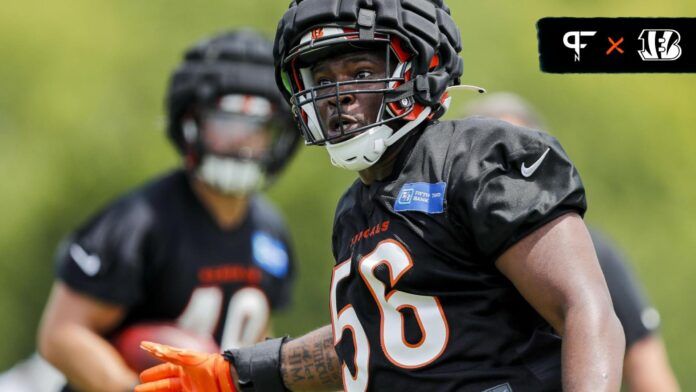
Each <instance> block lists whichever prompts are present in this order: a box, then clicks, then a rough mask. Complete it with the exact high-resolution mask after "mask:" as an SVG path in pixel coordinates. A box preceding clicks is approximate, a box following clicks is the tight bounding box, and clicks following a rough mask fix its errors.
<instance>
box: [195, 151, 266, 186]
mask: <svg viewBox="0 0 696 392" xmlns="http://www.w3.org/2000/svg"><path fill="white" fill-rule="evenodd" d="M196 176H197V177H198V178H199V179H200V180H201V181H203V182H205V183H206V184H208V185H210V186H211V187H213V188H215V189H217V190H219V191H220V192H222V193H224V194H235V195H240V194H241V195H245V194H248V193H251V192H253V191H256V190H258V189H259V188H260V187H261V184H262V183H263V177H264V174H263V170H262V169H261V166H260V165H259V164H258V163H257V162H253V161H242V160H239V159H234V158H225V157H219V156H215V155H206V156H204V157H203V161H202V162H201V164H200V165H199V166H198V169H197V170H196Z"/></svg>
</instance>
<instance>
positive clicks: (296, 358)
mask: <svg viewBox="0 0 696 392" xmlns="http://www.w3.org/2000/svg"><path fill="white" fill-rule="evenodd" d="M280 371H281V375H282V377H283V383H284V384H285V386H286V387H287V388H288V389H290V390H293V391H298V390H302V391H305V390H314V391H319V390H337V389H341V388H342V384H341V366H340V364H339V361H338V355H336V350H334V345H333V334H332V332H331V326H325V327H322V328H319V329H317V330H315V331H313V332H310V333H308V334H307V335H304V336H302V337H301V338H298V339H294V340H291V341H288V342H287V343H285V344H284V345H283V347H282V349H281V367H280Z"/></svg>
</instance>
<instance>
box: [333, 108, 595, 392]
mask: <svg viewBox="0 0 696 392" xmlns="http://www.w3.org/2000/svg"><path fill="white" fill-rule="evenodd" d="M405 143H406V146H405V148H404V149H403V150H402V151H401V152H400V153H399V156H398V158H397V162H396V165H395V169H394V172H393V173H392V175H391V176H390V177H389V178H387V179H386V180H384V181H378V182H375V183H373V184H372V185H370V186H366V185H364V184H363V183H362V182H360V181H356V182H355V183H354V184H353V185H352V186H351V187H350V188H349V190H348V191H347V192H346V194H345V195H344V196H343V197H342V198H341V200H340V201H339V204H338V207H337V211H336V216H335V222H334V233H333V252H334V256H335V258H336V262H337V264H336V266H335V267H334V270H333V276H332V283H331V300H330V303H331V313H332V324H333V327H334V341H335V343H336V350H337V353H338V354H339V357H340V358H341V361H342V363H343V364H344V366H343V379H344V386H345V388H346V390H349V391H362V390H374V391H476V392H480V391H496V392H505V391H516V392H517V391H551V390H560V388H561V369H560V354H561V353H560V348H561V340H560V338H559V336H557V335H556V334H555V333H554V332H553V330H552V329H551V327H550V326H549V324H548V323H547V322H546V321H545V320H544V319H543V318H542V317H541V316H540V315H539V314H538V313H537V312H536V311H535V310H534V309H533V308H532V307H531V306H530V305H529V304H528V303H527V302H526V301H525V300H524V299H523V298H522V296H521V295H520V294H519V292H518V291H517V290H516V289H515V287H514V286H513V285H512V283H511V282H510V281H509V280H508V279H506V278H505V276H503V275H502V274H501V273H500V272H499V271H498V270H497V269H496V267H495V261H496V259H497V258H498V256H500V255H501V253H503V252H504V251H505V250H506V249H507V248H509V247H510V246H511V245H513V244H515V243H516V242H517V241H519V240H520V239H522V238H523V237H525V236H526V235H528V234H530V233H531V232H533V231H534V230H536V229H537V228H539V227H541V226H543V225H544V224H546V223H547V222H549V221H551V220H553V219H555V218H557V217H559V216H561V215H563V214H567V213H571V212H574V213H578V214H581V215H582V214H584V211H585V209H586V202H585V192H584V188H583V185H582V183H581V181H580V177H579V176H578V173H577V170H576V168H575V167H574V165H573V163H572V162H571V161H570V159H569V158H568V157H567V155H566V153H565V152H564V151H563V149H562V148H561V146H560V145H559V143H558V142H557V141H556V140H555V139H554V138H553V137H551V136H549V135H548V134H544V133H541V132H537V131H533V130H530V129H526V128H519V127H515V126H513V125H511V124H508V123H506V122H502V121H498V120H492V119H487V118H483V117H473V118H469V119H467V120H464V121H457V122H441V123H435V124H432V125H429V126H427V127H426V128H425V129H423V130H421V131H419V133H416V134H414V135H412V136H411V137H410V138H409V139H408V140H406V141H405Z"/></svg>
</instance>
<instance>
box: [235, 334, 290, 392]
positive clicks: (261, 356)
mask: <svg viewBox="0 0 696 392" xmlns="http://www.w3.org/2000/svg"><path fill="white" fill-rule="evenodd" d="M287 338H288V337H287V336H286V337H282V338H277V339H269V340H266V341H265V342H261V343H258V344H255V345H253V346H250V347H244V348H239V349H233V350H227V351H225V352H224V353H223V354H222V355H223V356H224V357H225V359H227V360H228V361H229V362H230V363H231V364H232V365H233V366H234V368H235V370H236V371H237V375H238V383H239V388H240V390H241V391H242V392H250V391H254V392H284V391H287V390H288V389H287V388H285V384H283V377H282V376H281V374H280V348H281V346H282V345H283V343H285V340H287Z"/></svg>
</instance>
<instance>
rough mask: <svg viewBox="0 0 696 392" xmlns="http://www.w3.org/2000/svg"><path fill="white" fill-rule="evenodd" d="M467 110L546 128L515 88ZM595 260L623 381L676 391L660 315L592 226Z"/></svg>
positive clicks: (636, 391)
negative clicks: (619, 339)
mask: <svg viewBox="0 0 696 392" xmlns="http://www.w3.org/2000/svg"><path fill="white" fill-rule="evenodd" d="M466 114H467V115H469V116H474V115H480V116H487V117H494V118H499V119H501V120H504V121H507V122H509V123H512V124H515V125H521V126H524V127H528V128H534V129H539V130H546V129H547V127H546V126H545V123H544V120H543V119H542V116H541V115H540V114H539V113H538V112H537V110H535V109H534V107H533V106H532V105H531V104H530V103H529V102H527V101H526V100H524V99H523V98H522V97H520V96H519V95H517V94H514V93H510V92H500V93H493V94H489V95H487V96H485V97H483V98H480V99H478V100H476V101H473V102H471V103H470V104H469V105H467V107H466ZM590 235H591V236H592V241H593V242H594V246H595V250H596V251H597V258H598V259H599V264H600V266H601V267H602V272H604V277H605V278H606V280H607V286H608V287H609V293H610V294H611V299H612V301H613V303H614V310H615V311H616V315H617V316H618V317H619V321H621V325H622V326H623V329H624V334H625V335H626V356H625V359H624V372H623V373H624V374H623V376H624V378H623V382H624V384H625V385H627V386H628V390H629V391H631V392H643V391H644V392H648V391H664V392H669V391H678V390H679V386H678V383H677V380H676V378H675V376H674V373H673V372H672V368H671V366H670V364H669V360H668V358H667V352H666V350H665V346H664V343H663V342H662V339H661V338H660V336H659V334H658V331H657V329H658V327H659V325H660V315H659V313H658V312H657V310H656V309H655V308H653V307H652V306H650V304H649V303H648V301H647V299H646V296H645V295H644V294H643V289H642V287H641V285H640V284H639V282H638V280H637V279H636V277H635V276H634V274H633V273H632V271H631V269H630V267H629V265H628V263H627V262H626V260H625V257H624V255H623V253H622V252H621V251H620V250H619V249H618V247H617V246H616V245H614V244H613V243H612V242H611V241H610V240H609V239H608V238H607V237H606V236H605V235H603V234H602V233H601V232H600V231H598V230H597V229H596V228H592V227H590Z"/></svg>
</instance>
